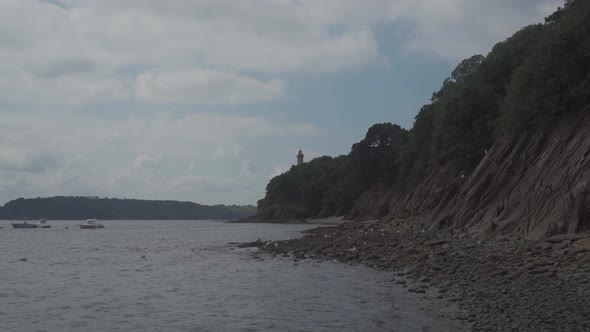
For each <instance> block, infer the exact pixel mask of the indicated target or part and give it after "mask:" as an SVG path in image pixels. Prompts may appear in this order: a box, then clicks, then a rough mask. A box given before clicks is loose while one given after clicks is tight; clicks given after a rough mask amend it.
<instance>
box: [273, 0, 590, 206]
mask: <svg viewBox="0 0 590 332" xmlns="http://www.w3.org/2000/svg"><path fill="white" fill-rule="evenodd" d="M588 91H590V1H587V0H567V1H565V4H564V7H563V8H559V9H558V10H557V11H556V12H555V13H554V14H552V15H550V16H548V17H547V18H546V19H545V23H544V24H535V25H531V26H528V27H525V28H523V29H521V30H520V31H518V32H516V33H515V34H514V35H513V36H512V37H510V38H508V39H506V40H505V41H503V42H500V43H498V44H496V45H495V46H494V48H493V49H492V51H491V52H490V53H489V54H488V55H487V56H485V57H484V56H482V55H475V56H472V57H470V58H468V59H465V60H463V61H462V62H461V63H459V65H457V67H456V68H455V69H454V70H453V71H452V73H451V75H450V77H449V78H447V79H446V80H445V81H444V82H443V84H442V87H441V88H440V90H439V91H437V92H434V93H433V95H432V98H431V102H430V104H427V105H424V106H423V107H422V108H421V110H420V112H419V113H418V114H417V115H416V118H415V122H414V126H413V128H411V129H410V130H409V131H408V130H404V129H402V128H401V127H399V126H398V125H395V124H391V123H379V124H375V125H373V126H372V127H371V128H369V130H368V131H367V134H366V136H365V138H364V139H363V140H361V141H360V142H358V143H356V144H354V145H353V146H352V149H351V152H350V153H349V154H348V155H347V156H341V157H338V158H335V159H331V158H329V157H322V158H319V159H317V160H313V161H311V162H310V163H308V164H304V165H301V166H297V167H293V168H292V169H291V171H289V172H287V173H285V174H282V175H280V176H279V177H277V178H275V179H273V180H271V182H270V183H269V186H268V187H267V198H270V199H274V200H275V201H277V202H297V204H299V205H301V206H305V207H306V208H307V211H308V215H306V216H313V215H316V214H317V213H319V212H320V211H321V212H322V213H323V214H326V213H336V214H343V213H346V212H347V211H348V209H350V208H351V207H352V206H353V204H354V202H355V201H356V200H357V198H358V197H359V196H360V195H361V193H362V192H363V191H365V190H367V188H369V187H371V186H375V185H379V186H381V187H382V188H389V189H392V190H398V191H409V190H412V189H413V188H415V187H416V186H417V185H418V184H419V183H420V182H421V181H423V180H424V179H425V178H426V177H427V176H429V174H432V172H433V171H435V170H436V169H438V168H440V167H443V166H448V167H454V169H455V171H456V174H457V175H459V174H469V173H470V172H471V171H472V170H473V169H474V168H475V167H476V166H477V165H478V163H479V162H480V161H481V159H482V158H483V157H484V155H485V153H486V151H487V150H488V149H490V147H491V146H492V145H493V143H494V141H495V140H496V139H497V138H498V137H500V136H502V135H515V134H519V133H522V132H523V131H529V130H545V129H547V128H550V126H551V125H553V123H555V121H553V120H554V119H555V118H556V117H558V116H562V115H564V114H568V113H569V112H574V111H579V110H580V109H582V108H583V106H586V105H587V104H588V103H589V102H590V94H588Z"/></svg>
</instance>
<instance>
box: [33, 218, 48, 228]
mask: <svg viewBox="0 0 590 332" xmlns="http://www.w3.org/2000/svg"><path fill="white" fill-rule="evenodd" d="M36 225H37V228H51V225H50V224H48V223H47V219H45V218H42V219H39V223H37V224H36Z"/></svg>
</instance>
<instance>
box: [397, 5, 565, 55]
mask: <svg viewBox="0 0 590 332" xmlns="http://www.w3.org/2000/svg"><path fill="white" fill-rule="evenodd" d="M562 3H563V1H561V0H518V1H515V0H498V1H484V0H476V1H474V0H422V1H414V0H395V1H391V4H390V7H389V13H390V19H391V20H393V21H396V22H398V23H403V24H404V25H405V26H407V29H408V35H407V36H406V37H405V42H404V44H403V46H404V47H405V49H406V50H408V51H416V52H420V53H424V54H430V55H436V56H438V57H441V58H446V59H450V60H453V61H458V60H462V59H464V58H467V57H469V56H471V55H473V54H478V53H479V54H487V52H489V51H490V50H491V48H492V46H493V45H494V44H495V43H496V42H499V41H502V40H504V39H505V38H507V37H509V36H510V35H512V34H513V33H514V32H515V31H517V30H518V29H520V28H522V27H524V26H526V25H528V24H533V23H539V22H541V21H542V20H543V18H544V17H545V16H547V15H548V14H550V13H551V12H553V11H555V10H556V9H557V6H559V5H561V4H562Z"/></svg>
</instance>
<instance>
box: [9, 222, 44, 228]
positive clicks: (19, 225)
mask: <svg viewBox="0 0 590 332" xmlns="http://www.w3.org/2000/svg"><path fill="white" fill-rule="evenodd" d="M11 225H12V228H37V227H39V226H37V224H30V223H28V222H26V221H23V222H20V223H19V222H13V223H11Z"/></svg>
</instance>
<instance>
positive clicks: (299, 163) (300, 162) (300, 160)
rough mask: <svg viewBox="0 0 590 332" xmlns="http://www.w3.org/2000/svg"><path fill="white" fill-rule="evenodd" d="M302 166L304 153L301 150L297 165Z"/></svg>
mask: <svg viewBox="0 0 590 332" xmlns="http://www.w3.org/2000/svg"><path fill="white" fill-rule="evenodd" d="M301 164H303V151H301V149H300V150H299V153H298V154H297V165H301Z"/></svg>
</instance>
